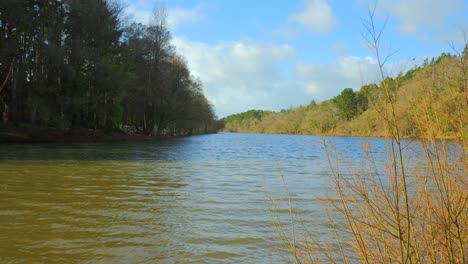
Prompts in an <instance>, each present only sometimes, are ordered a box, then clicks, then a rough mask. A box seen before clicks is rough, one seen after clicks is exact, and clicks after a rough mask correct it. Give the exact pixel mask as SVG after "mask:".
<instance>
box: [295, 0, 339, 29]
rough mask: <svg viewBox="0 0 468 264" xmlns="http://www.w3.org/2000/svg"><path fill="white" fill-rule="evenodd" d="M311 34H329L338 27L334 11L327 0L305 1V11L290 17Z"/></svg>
mask: <svg viewBox="0 0 468 264" xmlns="http://www.w3.org/2000/svg"><path fill="white" fill-rule="evenodd" d="M289 22H291V23H298V24H300V25H301V26H302V27H303V28H305V29H306V30H308V31H310V32H315V33H323V32H329V31H331V30H332V29H333V27H334V26H335V25H336V18H335V16H334V15H333V10H332V8H331V6H330V5H329V4H328V3H327V1H326V0H304V10H302V11H301V12H299V13H296V14H293V15H291V16H290V17H289Z"/></svg>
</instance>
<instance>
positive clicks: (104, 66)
mask: <svg viewBox="0 0 468 264" xmlns="http://www.w3.org/2000/svg"><path fill="white" fill-rule="evenodd" d="M0 85H1V86H0V112H2V119H3V122H2V123H3V124H0V127H2V126H3V127H5V126H8V127H26V128H27V127H50V128H55V129H60V130H61V131H68V130H71V129H75V128H86V129H92V130H94V131H95V130H104V131H113V130H116V129H119V128H120V127H121V126H122V125H125V126H132V127H135V130H138V131H141V133H144V134H146V135H155V136H157V135H162V134H165V133H167V131H171V132H172V131H174V132H176V133H178V134H192V133H205V132H210V131H216V130H217V129H218V127H217V125H218V124H217V121H216V119H217V118H216V116H215V113H214V110H213V106H212V105H211V104H210V102H209V101H208V100H207V98H206V97H205V95H204V94H203V84H202V83H201V81H200V80H198V79H196V78H194V77H193V76H192V75H191V73H190V70H189V69H188V66H187V63H186V61H185V60H184V58H183V57H182V56H180V55H179V54H177V52H176V47H175V46H174V45H173V44H172V42H171V32H170V30H169V28H168V25H167V12H166V10H165V8H164V7H157V8H156V9H155V11H154V14H153V18H152V22H151V23H150V24H149V25H143V24H138V23H134V22H131V21H129V19H127V18H126V17H125V16H124V15H123V7H122V6H121V5H119V4H118V2H117V1H108V0H63V1H61V0H49V1H43V0H2V2H1V4H0Z"/></svg>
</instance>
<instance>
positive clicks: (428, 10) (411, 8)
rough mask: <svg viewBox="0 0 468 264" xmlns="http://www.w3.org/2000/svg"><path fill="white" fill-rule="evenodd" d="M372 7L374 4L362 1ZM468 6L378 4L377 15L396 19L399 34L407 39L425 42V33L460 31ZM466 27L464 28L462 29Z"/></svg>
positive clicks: (401, 0) (421, 0) (407, 1)
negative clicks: (423, 39)
mask: <svg viewBox="0 0 468 264" xmlns="http://www.w3.org/2000/svg"><path fill="white" fill-rule="evenodd" d="M364 3H366V4H368V5H370V6H372V5H373V4H374V1H369V0H365V1H364ZM466 11H467V4H466V3H465V2H464V1H463V0H380V1H378V2H377V14H379V15H380V16H388V17H389V18H390V19H391V20H392V19H393V18H395V17H396V18H397V19H399V24H398V30H399V31H400V33H402V34H405V35H408V36H416V37H421V38H425V39H426V38H427V36H425V35H427V30H430V31H432V33H437V34H438V37H441V36H443V35H445V33H446V32H447V31H449V30H448V29H449V28H451V27H453V26H456V27H463V26H464V25H465V23H466V22H467V21H466ZM465 27H466V26H465Z"/></svg>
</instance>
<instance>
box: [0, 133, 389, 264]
mask: <svg viewBox="0 0 468 264" xmlns="http://www.w3.org/2000/svg"><path fill="white" fill-rule="evenodd" d="M370 140H371V141H372V142H373V144H376V145H382V146H384V145H385V141H384V140H383V139H370ZM361 141H362V139H360V138H352V137H349V138H346V137H337V138H335V142H336V147H337V149H338V150H343V151H345V152H346V153H348V154H349V155H350V156H349V157H350V158H359V156H360V155H361V154H360V153H361ZM328 173H329V167H328V163H327V161H326V156H325V154H324V151H323V150H322V147H321V144H320V138H318V137H313V136H290V135H260V134H236V133H220V134H213V135H202V136H192V137H185V138H174V139H168V140H162V141H150V142H135V143H112V144H110V143H89V144H35V145H1V146H0V245H1V246H0V262H7V263H9V262H14V263H16V262H20V263H22V262H24V263H31V262H48V263H50V262H54V263H55V262H56V263H89V262H93V263H281V262H288V256H287V253H286V252H284V251H283V249H282V246H281V242H280V240H279V239H278V235H277V233H276V231H275V229H274V227H273V225H272V216H271V213H270V209H271V205H270V203H269V202H268V201H267V199H266V197H267V195H268V193H271V194H273V195H275V196H276V195H278V196H280V195H284V193H285V188H284V186H283V181H282V179H281V175H283V176H284V180H285V182H286V184H287V186H288V188H289V190H290V191H291V196H292V199H293V201H294V203H295V205H297V206H298V208H300V209H301V211H300V213H301V215H302V216H304V219H306V220H308V221H325V218H324V216H323V213H322V210H321V209H322V208H321V205H319V203H318V202H317V201H316V199H317V198H323V197H324V196H325V193H327V190H328V185H329V183H328ZM280 214H282V215H281V217H287V216H288V212H287V210H283V211H280Z"/></svg>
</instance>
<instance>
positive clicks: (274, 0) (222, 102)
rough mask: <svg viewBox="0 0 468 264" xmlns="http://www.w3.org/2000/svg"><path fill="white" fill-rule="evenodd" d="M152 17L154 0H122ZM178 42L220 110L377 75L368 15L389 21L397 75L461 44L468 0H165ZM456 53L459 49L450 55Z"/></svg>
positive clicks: (138, 15) (303, 99)
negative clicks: (366, 26) (369, 40)
mask: <svg viewBox="0 0 468 264" xmlns="http://www.w3.org/2000/svg"><path fill="white" fill-rule="evenodd" d="M123 3H124V6H125V13H126V14H127V15H128V16H129V17H131V19H132V20H134V21H137V22H142V23H146V24H147V23H149V22H150V17H151V14H152V11H153V10H154V7H155V6H156V5H158V3H161V1H156V0H134V1H131V0H123ZM163 3H164V5H165V6H166V8H167V10H168V24H169V27H170V29H171V31H172V35H173V43H174V45H175V46H176V48H177V51H178V53H179V54H181V55H182V56H183V57H184V58H185V60H186V61H187V63H188V65H189V68H190V70H191V71H192V73H193V75H194V76H195V77H197V78H199V79H200V80H201V81H202V82H203V84H204V91H205V94H206V95H207V97H208V99H209V100H210V101H211V102H212V103H213V105H214V107H215V110H216V113H217V114H218V116H219V117H224V116H226V115H230V114H234V113H238V112H242V111H246V110H249V109H265V110H280V109H282V108H289V107H290V106H297V105H304V104H308V103H309V102H310V101H311V100H312V99H314V100H316V101H323V100H326V99H330V98H332V97H333V96H335V95H337V94H338V93H340V92H341V90H343V89H344V88H347V87H351V88H353V89H355V90H358V89H359V88H360V86H361V85H362V84H363V83H369V82H373V81H376V80H377V79H378V74H377V67H376V60H375V58H374V56H373V53H372V52H371V51H370V50H369V49H368V47H367V45H366V41H365V37H364V35H363V32H364V31H365V29H364V26H363V22H362V21H363V19H367V18H368V16H367V13H368V8H369V7H373V6H375V5H376V21H377V22H376V23H377V26H381V25H383V23H384V21H385V20H387V24H386V28H385V31H384V38H383V41H382V52H383V53H384V54H386V53H392V54H394V55H392V57H391V58H390V60H389V63H388V64H387V65H386V71H387V72H388V74H390V75H395V74H397V73H398V72H400V71H405V70H408V69H410V68H411V67H413V66H414V64H415V63H421V62H422V61H423V60H424V58H427V57H437V56H439V55H440V54H441V53H442V52H452V50H451V45H450V44H451V43H452V42H453V43H454V44H455V46H456V47H457V48H458V49H462V48H463V45H464V44H463V43H464V42H463V39H464V38H463V32H466V34H468V0H465V1H464V0H445V1H443V0H442V1H441V0H379V1H377V2H376V1H372V0H348V1H338V0H329V1H327V0H288V1H286V0H255V1H252V0H166V1H164V2H163ZM452 53H453V52H452Z"/></svg>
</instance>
